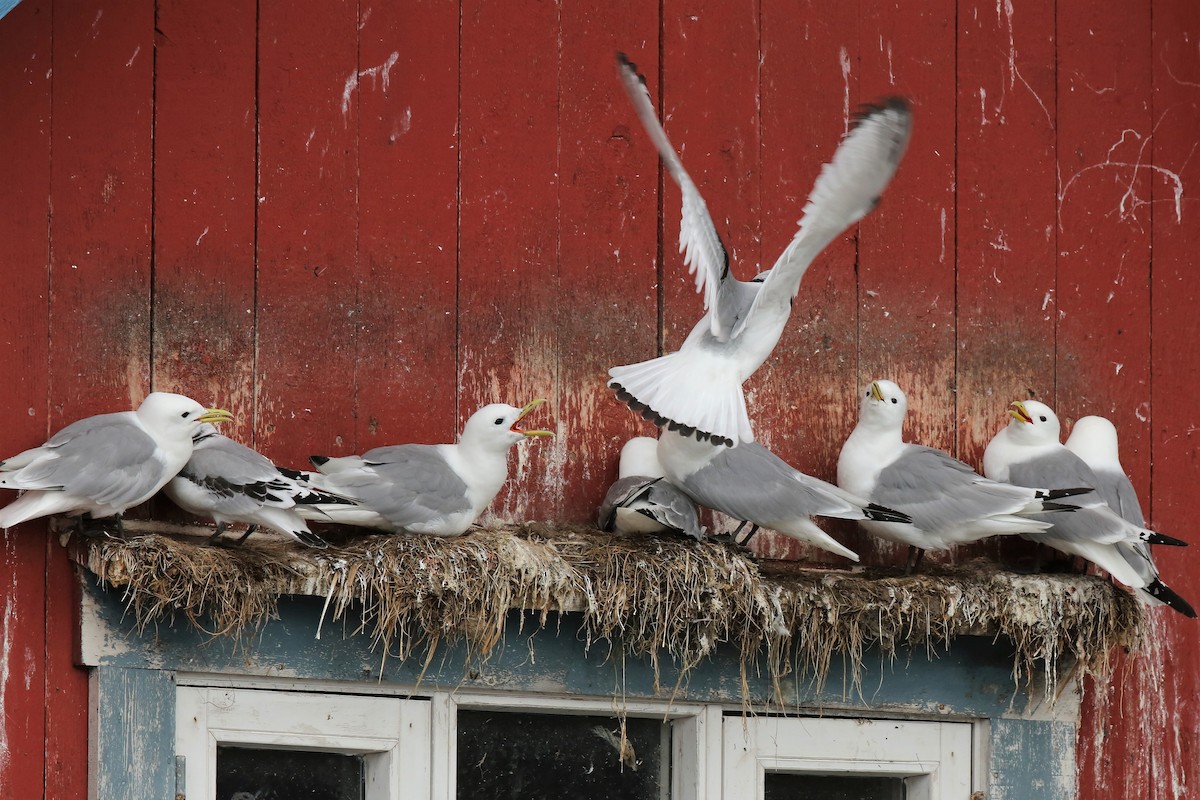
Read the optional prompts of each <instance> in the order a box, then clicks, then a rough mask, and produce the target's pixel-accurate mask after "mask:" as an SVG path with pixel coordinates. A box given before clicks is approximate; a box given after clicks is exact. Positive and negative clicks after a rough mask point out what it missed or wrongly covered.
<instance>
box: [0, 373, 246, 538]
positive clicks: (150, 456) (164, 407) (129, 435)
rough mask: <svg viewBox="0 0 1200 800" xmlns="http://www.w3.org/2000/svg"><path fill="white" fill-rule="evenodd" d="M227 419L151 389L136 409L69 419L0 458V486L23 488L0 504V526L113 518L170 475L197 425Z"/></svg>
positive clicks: (188, 449) (192, 402) (222, 412)
mask: <svg viewBox="0 0 1200 800" xmlns="http://www.w3.org/2000/svg"><path fill="white" fill-rule="evenodd" d="M232 419H233V416H232V415H231V414H230V413H229V412H228V411H225V410H224V409H220V408H205V407H204V406H202V405H200V404H199V403H197V402H196V401H195V400H192V399H191V398H188V397H184V396H183V395H179V394H171V393H169V392H152V393H151V394H150V395H149V396H147V397H146V399H145V400H143V401H142V404H141V405H140V406H138V408H137V410H136V411H120V412H116V413H113V414H98V415H96V416H94V417H86V418H84V419H81V420H79V421H77V422H73V423H71V424H70V425H68V426H67V427H65V428H63V429H62V430H61V431H59V432H58V433H56V434H54V436H52V437H50V440H49V441H47V442H46V443H45V444H43V445H42V446H41V447H35V448H33V449H32V450H26V451H25V452H23V453H20V454H18V455H15V456H13V457H12V458H8V459H5V460H4V461H3V462H0V487H2V488H5V489H16V490H18V491H21V492H23V494H22V495H21V496H20V497H18V498H17V499H16V500H15V501H13V502H12V503H9V504H8V505H7V506H5V507H4V509H2V510H0V528H11V527H12V526H14V525H17V524H19V523H22V522H25V521H27V520H31V519H36V518H37V517H45V516H49V515H51V514H67V515H70V516H81V515H85V514H86V515H88V516H89V517H91V518H92V519H99V518H103V517H112V516H119V515H120V514H122V513H124V512H125V511H126V510H127V509H129V508H132V507H133V506H136V505H138V504H139V503H143V502H145V501H146V500H149V499H150V498H151V497H152V496H153V495H154V493H155V492H157V491H158V490H159V489H161V488H162V487H163V486H164V485H165V484H166V483H167V481H169V480H171V478H173V477H175V475H176V473H178V472H179V470H180V469H182V468H183V465H184V464H186V463H187V460H188V458H190V457H191V455H192V436H193V435H194V434H195V433H196V431H197V430H198V429H199V427H200V426H201V425H202V424H204V423H205V422H228V421H230V420H232ZM118 525H119V520H118Z"/></svg>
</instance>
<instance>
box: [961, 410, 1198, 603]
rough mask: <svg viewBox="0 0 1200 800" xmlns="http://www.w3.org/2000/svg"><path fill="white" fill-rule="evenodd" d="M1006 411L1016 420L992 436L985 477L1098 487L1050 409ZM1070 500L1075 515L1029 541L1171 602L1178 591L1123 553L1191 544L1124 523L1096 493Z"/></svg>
mask: <svg viewBox="0 0 1200 800" xmlns="http://www.w3.org/2000/svg"><path fill="white" fill-rule="evenodd" d="M1008 413H1009V416H1010V417H1012V419H1010V420H1009V423H1008V426H1007V427H1005V428H1003V429H1002V430H1001V431H1000V432H999V433H997V434H996V435H995V436H994V437H992V440H991V441H990V442H988V446H987V449H986V450H985V451H984V453H983V474H984V475H987V476H988V477H989V478H991V479H992V480H998V481H1008V482H1010V483H1015V484H1017V485H1019V486H1047V485H1049V486H1055V485H1059V486H1061V485H1070V486H1091V487H1093V488H1099V486H1100V485H1101V480H1100V478H1099V477H1098V476H1097V475H1096V473H1095V472H1094V471H1093V470H1092V468H1091V467H1089V466H1088V465H1087V463H1085V462H1084V460H1083V459H1081V458H1080V457H1079V456H1077V455H1076V454H1075V453H1073V452H1071V451H1070V450H1068V449H1067V448H1066V446H1065V445H1063V444H1061V443H1060V441H1059V433H1060V430H1061V427H1060V425H1059V422H1058V417H1057V416H1056V415H1055V414H1054V411H1052V410H1051V409H1050V407H1049V406H1047V405H1046V404H1045V403H1039V402H1038V401H1036V400H1026V401H1024V402H1022V401H1017V402H1014V403H1012V405H1011V406H1010V410H1009V412H1008ZM1071 502H1072V503H1073V504H1076V505H1078V506H1079V509H1078V510H1077V511H1075V512H1073V513H1071V514H1059V515H1056V516H1055V517H1054V519H1053V522H1054V527H1053V528H1050V529H1049V530H1048V531H1046V532H1045V533H1040V534H1037V535H1035V536H1030V537H1029V538H1030V539H1033V540H1034V541H1037V542H1043V543H1044V544H1047V545H1049V546H1050V547H1053V548H1055V549H1056V550H1061V551H1062V552H1064V553H1067V554H1069V555H1074V556H1079V557H1081V558H1083V559H1086V560H1088V561H1091V562H1092V563H1093V564H1096V565H1097V566H1099V567H1101V568H1103V569H1104V570H1106V571H1107V572H1108V573H1109V574H1110V575H1112V577H1113V578H1114V579H1116V580H1117V581H1120V582H1121V583H1123V584H1125V585H1126V586H1129V587H1131V588H1133V589H1142V590H1144V591H1145V593H1146V594H1148V595H1150V596H1152V597H1156V599H1159V600H1162V601H1163V602H1166V603H1168V604H1170V603H1171V599H1172V596H1173V595H1174V592H1170V593H1169V594H1168V593H1166V592H1162V591H1161V589H1160V588H1159V586H1158V585H1157V584H1155V582H1154V581H1152V580H1148V579H1147V574H1146V572H1145V570H1144V569H1141V568H1137V567H1135V565H1133V564H1131V563H1130V561H1129V560H1128V559H1127V558H1126V556H1125V555H1124V554H1125V553H1126V552H1128V549H1127V548H1130V547H1132V548H1134V549H1135V550H1136V549H1137V547H1138V546H1139V545H1151V544H1164V545H1174V546H1185V545H1186V544H1187V542H1183V541H1180V540H1179V539H1175V538H1172V537H1170V536H1165V535H1163V534H1161V533H1155V532H1154V531H1151V530H1148V529H1147V528H1145V527H1144V526H1143V525H1138V524H1135V523H1133V522H1130V521H1128V520H1126V519H1125V518H1124V517H1122V516H1121V515H1119V514H1118V513H1117V512H1115V511H1113V510H1112V509H1111V508H1109V506H1108V504H1107V503H1105V502H1104V498H1103V497H1102V496H1101V495H1100V494H1098V493H1095V492H1093V493H1091V494H1086V495H1081V496H1079V497H1076V498H1074V499H1073V500H1072V501H1071ZM1158 583H1159V584H1161V581H1159V582H1158ZM1155 592H1159V594H1158V595H1156V594H1155ZM1174 596H1176V597H1177V595H1174ZM1172 607H1173V608H1175V609H1176V610H1177V611H1180V612H1181V613H1183V614H1185V615H1187V616H1194V613H1195V612H1192V609H1191V607H1190V606H1188V605H1187V604H1186V603H1183V604H1182V605H1175V606H1172ZM1189 612H1191V613H1189Z"/></svg>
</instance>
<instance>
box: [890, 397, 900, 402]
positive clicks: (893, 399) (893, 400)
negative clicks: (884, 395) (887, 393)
mask: <svg viewBox="0 0 1200 800" xmlns="http://www.w3.org/2000/svg"><path fill="white" fill-rule="evenodd" d="M892 402H893V403H899V402H900V401H899V400H897V399H896V398H894V397H893V398H892Z"/></svg>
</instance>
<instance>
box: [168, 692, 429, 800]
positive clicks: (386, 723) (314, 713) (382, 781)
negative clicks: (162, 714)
mask: <svg viewBox="0 0 1200 800" xmlns="http://www.w3.org/2000/svg"><path fill="white" fill-rule="evenodd" d="M175 696H176V710H175V753H176V756H177V757H178V756H182V757H183V758H184V759H185V760H184V762H183V768H184V775H183V781H184V785H183V791H184V794H185V796H186V797H187V798H188V800H201V798H204V800H212V798H213V797H214V795H215V792H216V784H217V748H218V747H219V746H230V745H232V746H238V745H240V746H246V747H269V748H272V749H282V750H320V751H323V752H331V753H343V754H346V755H362V756H364V759H363V761H364V767H365V771H366V775H365V782H366V798H367V800H428V797H429V788H428V787H429V767H430V756H429V746H430V736H429V731H430V711H431V709H430V704H429V702H428V701H423V700H402V699H400V698H396V697H367V696H351V695H333V694H312V693H304V692H279V691H270V690H261V689H238V688H218V687H194V686H180V687H178V689H177V690H176V695H175Z"/></svg>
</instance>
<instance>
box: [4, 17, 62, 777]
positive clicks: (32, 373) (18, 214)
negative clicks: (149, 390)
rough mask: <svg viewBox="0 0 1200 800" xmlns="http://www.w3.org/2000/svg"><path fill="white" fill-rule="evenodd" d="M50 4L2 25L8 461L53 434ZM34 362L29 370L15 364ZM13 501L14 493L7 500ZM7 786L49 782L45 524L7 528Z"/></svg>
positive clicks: (5, 392)
mask: <svg viewBox="0 0 1200 800" xmlns="http://www.w3.org/2000/svg"><path fill="white" fill-rule="evenodd" d="M50 41H51V17H50V4H49V2H34V1H33V0H27V1H26V2H25V3H24V4H22V6H21V7H20V8H18V9H16V10H14V11H13V12H12V13H11V14H9V15H8V16H7V17H5V19H4V20H3V22H2V23H0V85H2V86H4V87H5V89H4V91H0V119H3V120H5V124H4V125H2V126H0V152H4V153H9V154H14V153H20V157H19V158H15V157H6V158H3V159H0V186H6V187H18V190H17V191H4V192H0V241H3V242H6V243H7V244H6V246H4V247H0V273H2V274H3V275H4V276H5V279H6V290H5V292H4V293H3V294H2V295H0V343H2V346H3V350H4V352H5V353H6V354H8V356H7V357H8V358H9V359H12V361H11V362H10V368H9V369H6V371H5V379H4V381H2V382H0V408H4V409H6V411H7V412H8V413H7V423H6V424H5V425H4V427H3V428H2V429H0V458H6V457H8V456H9V455H11V454H14V453H18V452H20V451H21V450H23V449H25V448H27V447H29V446H30V445H31V444H37V443H38V442H40V441H42V440H43V439H44V438H45V435H46V385H47V374H46V370H45V364H46V362H47V360H48V358H49V333H48V329H47V315H48V305H47V278H48V272H49V264H50V249H49V237H48V234H49V223H50V77H51V67H50ZM16 364H24V365H26V368H24V369H16V368H11V365H16ZM11 498H12V494H11V493H10V492H4V496H3V498H0V501H2V502H5V503H7V502H8V501H9V500H10V499H11ZM0 574H2V575H3V577H0V786H3V787H5V790H6V792H7V793H8V794H9V795H11V796H13V797H32V798H36V797H41V796H42V791H43V783H44V781H45V764H46V757H47V754H46V750H45V741H46V738H45V733H46V704H45V702H44V698H43V693H44V692H45V691H46V688H47V683H46V671H45V652H46V629H45V626H44V625H43V624H42V618H43V615H44V613H45V593H46V583H45V576H46V543H45V527H44V526H42V525H25V526H22V527H20V528H18V529H15V530H11V531H4V533H3V541H2V542H0Z"/></svg>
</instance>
